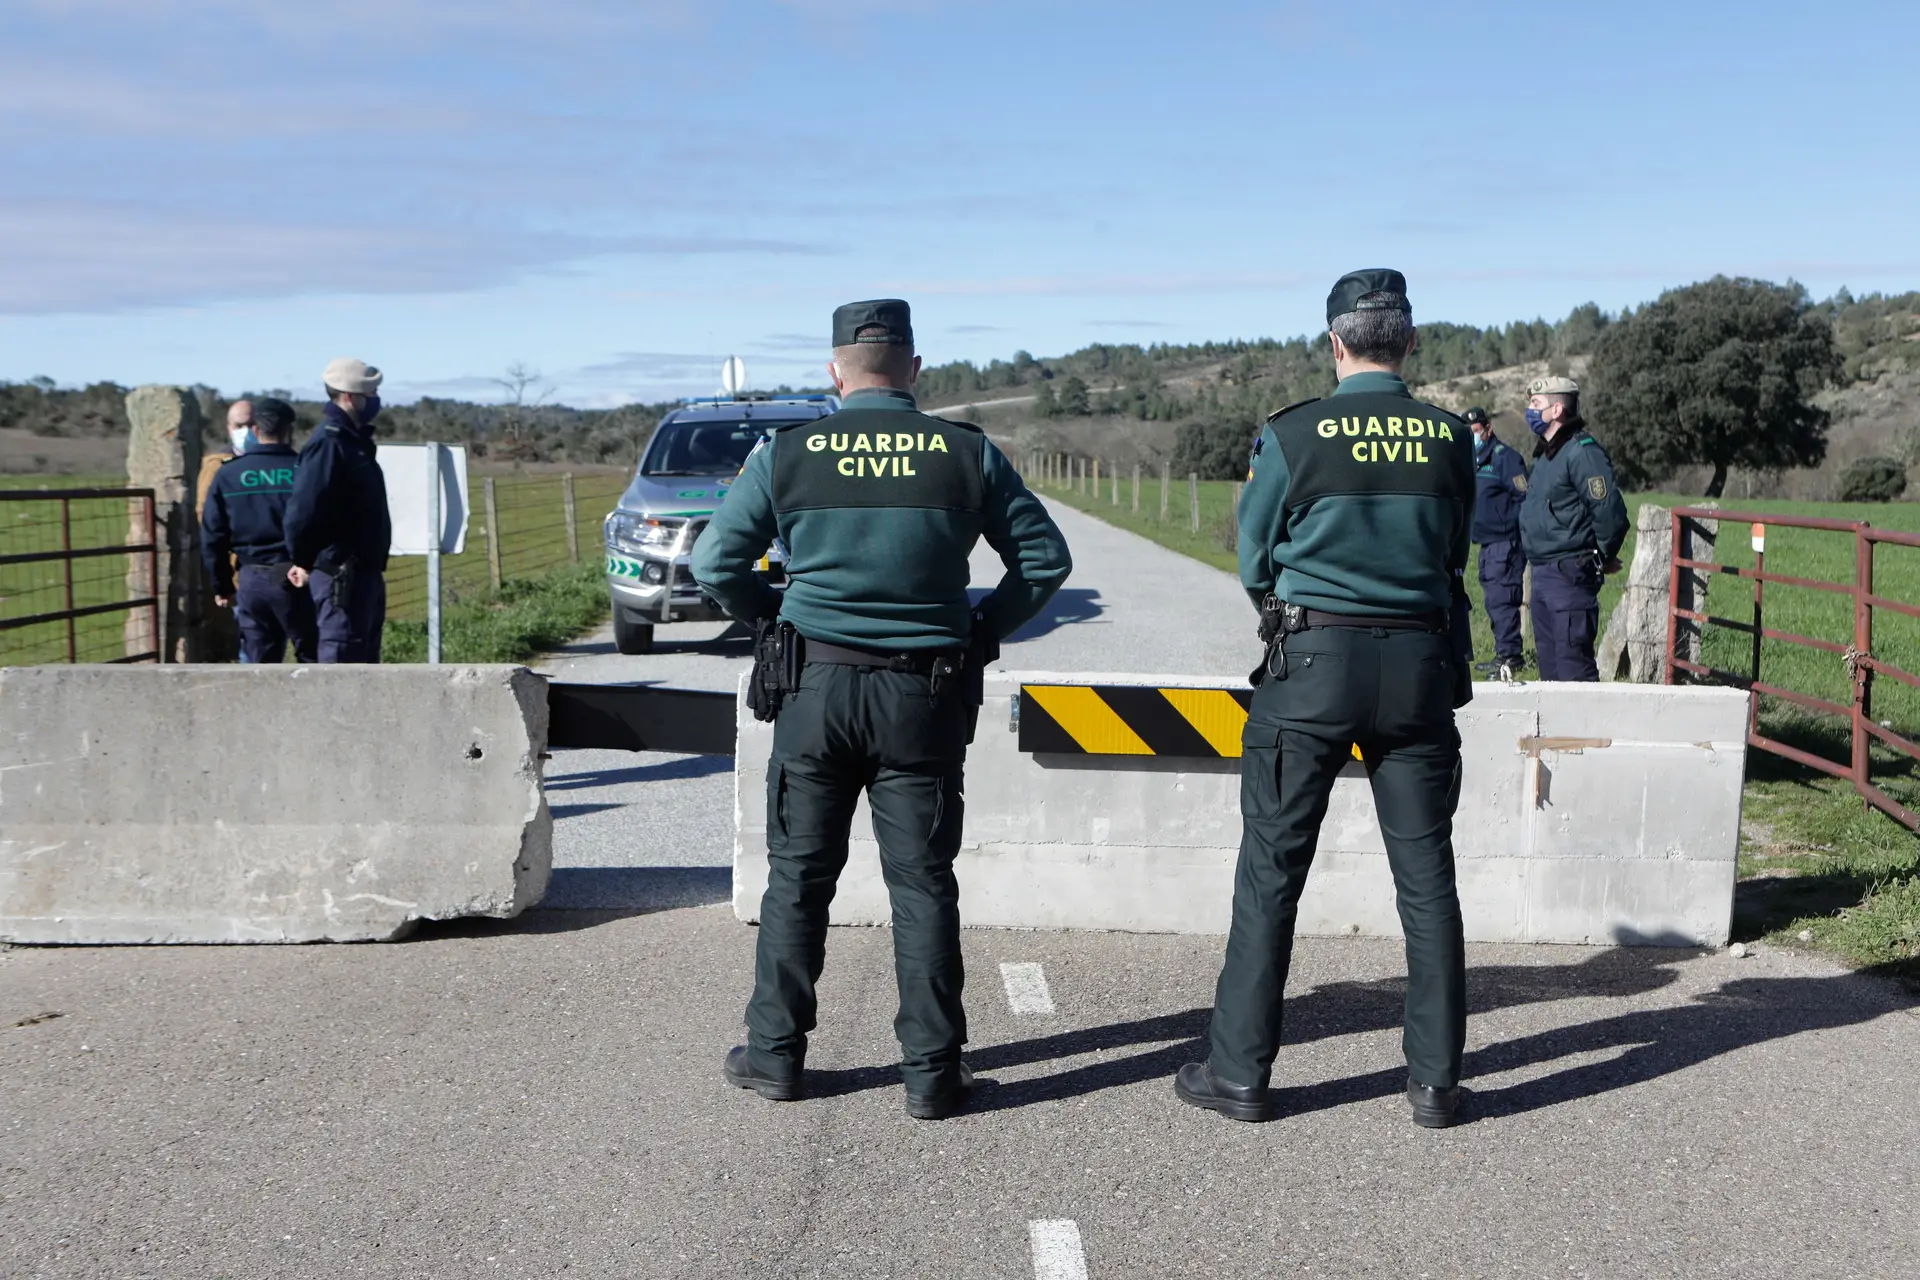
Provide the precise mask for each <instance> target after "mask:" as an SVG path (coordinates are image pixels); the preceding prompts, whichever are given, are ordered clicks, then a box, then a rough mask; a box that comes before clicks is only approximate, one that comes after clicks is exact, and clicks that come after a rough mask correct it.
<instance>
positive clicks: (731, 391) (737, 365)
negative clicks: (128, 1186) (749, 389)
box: [720, 356, 747, 396]
mask: <svg viewBox="0 0 1920 1280" xmlns="http://www.w3.org/2000/svg"><path fill="white" fill-rule="evenodd" d="M746 385H747V363H746V361H744V360H742V359H741V358H740V357H739V356H728V357H727V362H726V363H725V364H723V365H721V366H720V389H721V390H722V391H724V392H726V393H727V394H728V395H730V396H737V395H739V394H740V392H741V390H742V389H744V388H745V387H746Z"/></svg>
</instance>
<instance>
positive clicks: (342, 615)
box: [287, 357, 393, 662]
mask: <svg viewBox="0 0 1920 1280" xmlns="http://www.w3.org/2000/svg"><path fill="white" fill-rule="evenodd" d="M322 376H323V377H324V379H325V382H326V388H327V403H326V406H325V408H324V409H323V410H322V414H323V416H322V418H321V422H320V429H319V430H318V431H316V432H314V433H313V435H312V436H311V437H310V438H309V439H308V440H307V447H306V448H305V449H303V450H301V452H300V468H299V471H298V473H297V474H296V475H295V477H294V485H293V497H292V499H291V501H289V502H288V504H287V550H288V552H289V553H290V554H291V555H292V557H293V565H294V568H293V572H292V574H291V577H292V579H293V581H294V582H295V584H296V585H304V586H307V587H308V588H309V589H310V590H311V591H312V592H313V603H314V608H315V610H316V611H317V612H318V615H319V619H320V661H322V662H378V661H380V632H381V628H382V627H383V626H384V625H385V623H386V620H387V580H386V576H385V575H386V569H387V552H388V550H389V549H390V548H391V546H392V543H393V519H392V517H391V516H390V515H389V514H388V512H387V481H386V477H385V475H383V474H382V473H381V471H380V464H379V463H378V462H376V461H375V460H374V452H375V446H374V443H373V420H374V419H375V418H376V417H378V416H379V413H380V381H381V378H382V377H383V376H384V375H382V374H381V372H380V370H378V369H376V368H374V367H373V366H371V365H369V364H367V363H366V362H365V361H364V360H353V359H348V358H344V357H343V358H342V359H339V360H335V361H333V362H332V363H331V364H329V365H328V366H327V370H326V373H325V374H324V375H322Z"/></svg>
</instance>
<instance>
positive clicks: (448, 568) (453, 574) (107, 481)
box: [0, 473, 626, 665]
mask: <svg viewBox="0 0 1920 1280" xmlns="http://www.w3.org/2000/svg"><path fill="white" fill-rule="evenodd" d="M486 481H487V477H486V476H484V475H481V474H478V473H476V474H474V475H473V477H472V484H471V500H472V504H473V511H472V513H471V515H470V518H469V524H468V533H467V542H466V550H465V551H463V552H462V553H461V554H459V555H455V556H447V557H445V558H444V559H443V561H442V564H441V576H442V583H443V589H444V593H445V594H444V601H445V603H446V606H447V609H448V613H447V617H446V620H445V627H446V634H445V637H444V640H445V644H446V646H447V649H446V652H447V653H448V655H449V660H450V661H452V660H459V661H473V662H478V661H519V660H521V659H522V658H523V657H525V656H526V654H524V653H521V652H520V651H519V650H518V649H517V648H516V647H515V645H514V644H513V643H512V642H511V636H510V632H511V630H512V627H513V626H514V625H516V624H514V623H512V622H510V621H508V620H506V619H503V618H502V617H500V616H498V615H499V614H500V606H501V605H503V604H507V603H509V602H510V603H511V608H510V609H509V610H508V612H509V613H511V614H512V616H513V617H523V616H531V614H530V613H529V611H530V610H531V611H533V612H536V613H537V612H541V611H547V612H551V611H552V610H553V609H554V608H556V607H557V606H556V605H555V604H554V602H553V601H552V600H548V601H547V602H546V603H545V604H541V605H538V606H537V607H536V604H535V602H534V601H533V600H532V599H531V598H530V597H529V596H528V595H527V588H526V585H525V584H526V583H528V582H534V581H540V582H545V581H546V580H547V577H548V575H549V574H553V575H555V577H556V578H558V579H560V580H568V578H569V575H570V574H571V573H573V572H574V570H573V568H572V556H571V551H570V549H569V540H568V536H567V532H568V531H567V519H566V507H565V503H564V500H563V496H562V495H563V492H564V490H563V487H562V483H561V479H560V477H559V476H558V475H544V474H543V475H500V476H495V477H494V478H493V483H494V510H495V512H496V515H497V521H498V536H499V543H500V569H501V574H502V591H501V593H500V594H499V595H498V596H496V595H495V594H494V593H493V591H492V589H491V586H490V583H489V579H490V571H489V566H488V557H487V545H488V539H487V531H486V524H487V509H486V505H485V487H486ZM125 484H126V477H125V476H123V475H98V476H79V475H74V476H43V475H25V476H21V475H0V490H18V489H32V490H38V489H51V490H56V491H57V490H62V489H66V490H72V489H82V488H120V487H123V486H124V485H125ZM625 486H626V476H625V475H624V474H611V473H589V474H581V475H579V476H576V477H575V480H574V495H575V512H574V539H573V542H574V545H577V546H578V548H579V553H580V559H581V562H582V565H581V567H580V570H579V571H580V572H581V573H584V574H586V575H587V576H589V577H593V576H596V575H598V573H599V572H600V570H601V568H602V567H603V565H604V563H605V561H604V552H603V550H602V545H601V539H600V522H601V520H602V519H603V518H604V517H605V516H606V514H607V512H609V511H611V510H612V509H613V507H614V505H615V503H616V502H618V500H619V497H620V493H621V491H622V490H623V489H624V488H625ZM67 506H68V510H67V526H66V530H65V534H64V536H65V537H66V539H67V545H69V546H72V547H74V548H87V547H104V546H120V545H123V544H124V543H125V542H126V539H127V530H128V512H127V503H126V501H125V500H124V499H112V498H97V499H95V498H90V499H76V500H73V501H72V502H70V503H68V504H67ZM62 537H63V532H62V524H61V504H60V503H58V502H4V503H0V554H17V553H26V552H40V551H52V550H55V549H57V548H59V547H60V546H61V545H62ZM130 567H134V566H130V564H129V557H127V556H123V555H109V556H98V557H91V558H84V559H80V560H75V561H72V562H71V564H70V566H69V563H68V562H64V561H38V562H33V563H29V564H19V565H0V620H4V619H7V618H18V617H26V616H34V615H38V614H43V613H52V612H55V611H57V610H61V609H64V608H65V607H66V602H67V575H68V573H69V572H71V575H72V579H73V583H72V598H73V603H74V604H75V605H76V606H79V607H82V608H84V607H86V606H89V605H104V604H108V603H111V602H113V601H117V600H124V599H126V598H127V597H128V595H129V590H128V586H127V582H128V571H129V568H130ZM548 594H549V595H550V594H551V592H548ZM604 594H605V591H604V588H602V590H601V595H602V596H604ZM602 612H604V600H603V601H602ZM387 613H388V617H389V618H390V619H391V620H392V621H391V622H390V624H389V628H388V631H387V637H388V638H387V641H386V644H387V646H388V649H389V650H390V651H391V652H393V653H396V654H405V655H408V656H406V657H404V658H396V659H395V660H396V661H419V660H421V659H423V658H424V656H425V653H426V616H427V568H426V559H425V557H423V556H395V557H394V558H393V559H392V560H391V561H390V562H389V563H388V566H387ZM455 616H459V617H461V618H463V619H466V618H470V617H471V618H480V617H486V618H488V619H489V620H490V621H489V622H488V625H487V626H486V627H478V626H477V624H472V626H471V627H470V629H471V630H472V638H473V643H474V645H475V646H476V647H475V649H474V650H473V652H475V653H480V652H486V653H513V654H514V655H515V656H513V657H512V658H480V657H462V658H459V659H454V658H453V657H452V656H451V655H452V653H453V649H452V646H453V644H454V632H453V626H454V622H453V619H454V617H455ZM597 620H598V615H595V616H594V617H592V618H589V620H588V621H587V622H586V623H585V624H583V627H582V628H581V629H585V627H586V626H591V625H593V624H594V622H595V621H597ZM125 625H126V614H125V613H120V612H112V613H100V614H92V615H89V616H87V617H83V618H78V619H75V620H74V621H73V623H72V630H73V645H72V652H73V654H74V656H75V657H76V658H77V659H78V660H79V661H81V662H103V661H108V660H111V659H113V658H117V657H120V656H121V655H123V654H124V653H125V652H126V645H125V641H124V629H125ZM461 625H462V626H469V625H470V624H469V623H466V622H463V623H462V624H461ZM541 634H545V633H544V632H542V633H541ZM574 634H577V632H576V633H574ZM409 637H411V638H409ZM570 638H572V637H571V635H569V636H566V637H563V638H562V640H564V639H570ZM559 642H560V641H554V642H553V643H559ZM462 643H463V644H464V643H466V642H465V641H464V640H463V641H462ZM68 652H69V648H68V624H67V623H66V622H64V621H63V622H49V623H40V624H36V625H34V626H30V627H14V628H5V629H0V664H7V665H15V664H20V665H25V664H31V663H39V662H65V661H66V660H67V656H68Z"/></svg>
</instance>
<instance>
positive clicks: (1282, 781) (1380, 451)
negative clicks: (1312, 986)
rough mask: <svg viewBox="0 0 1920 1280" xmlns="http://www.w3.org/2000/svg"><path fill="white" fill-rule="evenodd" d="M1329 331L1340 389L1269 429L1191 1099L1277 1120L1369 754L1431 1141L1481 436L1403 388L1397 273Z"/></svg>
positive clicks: (1460, 1037)
mask: <svg viewBox="0 0 1920 1280" xmlns="http://www.w3.org/2000/svg"><path fill="white" fill-rule="evenodd" d="M1327 324H1328V327H1329V329H1330V330H1331V331H1332V338H1333V360H1334V370H1335V372H1336V373H1337V374H1338V375H1339V379H1340V384H1339V387H1338V388H1337V389H1336V390H1335V391H1334V393H1333V394H1332V395H1331V396H1329V397H1328V398H1327V399H1325V400H1309V401H1304V402H1302V403H1300V404H1294V405H1289V406H1287V407H1286V408H1285V409H1282V410H1280V411H1278V412H1277V413H1275V414H1274V415H1273V416H1272V417H1270V418H1268V419H1267V423H1266V427H1265V429H1264V430H1263V431H1261V433H1260V436H1259V438H1258V440H1257V441H1256V442H1255V444H1254V451H1253V465H1252V475H1251V478H1250V479H1249V480H1248V481H1247V487H1246V491H1245V493H1244V495H1243V496H1242V498H1241V502H1240V581H1241V584H1242V585H1243V586H1245V587H1246V589H1247V594H1248V595H1249V596H1251V597H1252V598H1253V599H1254V601H1255V602H1256V604H1259V605H1260V606H1261V608H1262V634H1263V636H1269V637H1270V639H1269V647H1268V650H1267V654H1266V657H1265V660H1264V661H1263V663H1262V665H1261V667H1260V669H1259V671H1257V672H1256V673H1255V679H1256V682H1257V685H1258V687H1257V688H1256V689H1255V691H1254V695H1253V704H1252V707H1251V708H1250V710H1249V712H1248V715H1247V723H1246V729H1245V731H1244V734H1243V737H1242V743H1243V747H1242V756H1241V773H1240V778H1241V782H1240V809H1241V816H1242V819H1243V824H1244V825H1243V834H1242V837H1241V842H1240V861H1239V866H1238V869H1237V870H1236V872H1235V876H1234V887H1233V924H1232V928H1231V930H1230V932H1229V934H1228V936H1227V953H1226V961H1225V963H1224V964H1223V965H1222V967H1221V971H1220V981H1219V985H1218V988H1217V989H1216V992H1215V996H1214V1010H1213V1026H1212V1032H1211V1053H1210V1056H1209V1057H1208V1059H1207V1061H1205V1062H1200V1063H1190V1064H1188V1065H1187V1066H1184V1067H1182V1068H1181V1069H1180V1072H1179V1074H1178V1075H1177V1076H1176V1077H1175V1080H1174V1089H1175V1092H1176V1093H1178V1094H1179V1096H1180V1097H1181V1098H1182V1099H1183V1100H1184V1101H1186V1102H1188V1103H1191V1104H1192V1105H1194V1106H1196V1107H1207V1108H1211V1109H1212V1110H1215V1111H1218V1112H1221V1113H1222V1114H1224V1115H1227V1116H1230V1117H1232V1118H1233V1119H1236V1120H1266V1119H1270V1118H1271V1117H1272V1115H1273V1104H1272V1100H1271V1099H1270V1098H1269V1096H1268V1093H1267V1083H1268V1079H1269V1076H1270V1073H1271V1071H1272V1067H1273V1059H1274V1054H1275V1052H1276V1049H1277V1047H1278V1045H1279V1043H1280V1020H1281V993H1282V992H1283V991H1284V990H1285V988H1286V983H1287V966H1288V962H1289V958H1290V956H1291V953H1292V950H1293V926H1294V915H1295V909H1296V907H1297V905H1298V903H1299V900H1300V891H1301V889H1302V888H1303V887H1304V886H1305V883H1306V877H1307V869H1308V867H1309V866H1310V865H1311V864H1312V862H1313V852H1314V845H1315V843H1316V841H1317V840H1318V838H1319V835H1320V823H1321V819H1322V818H1323V817H1325V815H1326V811H1327V798H1328V795H1329V793H1330V792H1331V790H1332V788H1333V782H1334V779H1335V778H1336V777H1337V776H1338V775H1339V773H1340V771H1341V770H1342V769H1343V768H1345V767H1346V766H1347V765H1348V764H1349V763H1350V762H1351V760H1352V754H1351V753H1352V751H1353V748H1354V747H1355V746H1356V745H1357V746H1358V748H1359V750H1360V754H1361V756H1362V758H1363V766H1364V768H1365V770H1366V773H1367V777H1368V779H1369V781H1370V782H1371V784H1372V788H1373V800H1374V807H1375V808H1376V809H1377V810H1378V812H1379V818H1380V832H1381V835H1382V836H1383V837H1384V838H1385V841H1386V846H1387V862H1388V865H1389V866H1390V867H1391V868H1392V871H1393V882H1394V890H1395V894H1396V896H1397V898H1398V902H1399V907H1400V924H1401V927H1402V929H1403V930H1404V931H1405V934H1406V950H1407V977H1408V981H1407V1002H1406V1034H1405V1039H1404V1045H1405V1049H1406V1056H1407V1068H1408V1081H1407V1098H1408V1100H1409V1101H1410V1102H1411V1103H1412V1106H1413V1118H1414V1120H1415V1121H1416V1122H1417V1123H1419V1124H1421V1125H1425V1126H1428V1127H1440V1126H1443V1125H1447V1124H1450V1123H1452V1120H1453V1116H1454V1109H1455V1106H1456V1103H1457V1101H1458V1098H1459V1089H1458V1084H1459V1079H1460V1056H1461V1050H1462V1047H1463V1045H1464V1042H1465V1037H1466V962H1465V951H1464V947H1463V944H1462V938H1461V924H1460V900H1459V896H1458V894H1457V893H1456V892H1455V889H1454V871H1453V812H1454V806H1455V804H1456V803H1457V802H1458V800H1459V798H1460V736H1459V734H1458V733H1457V732H1456V731H1455V729H1454V722H1453V711H1454V707H1455V706H1457V705H1459V704H1460V703H1463V702H1465V701H1466V699H1467V698H1469V697H1471V696H1472V685H1471V683H1470V681H1471V672H1470V670H1469V669H1468V659H1467V657H1466V656H1465V654H1463V653H1462V652H1461V651H1460V649H1459V648H1458V647H1457V645H1456V643H1455V641H1456V639H1457V637H1455V636H1452V635H1450V634H1449V630H1450V628H1451V627H1452V626H1453V622H1452V619H1453V618H1455V617H1459V618H1464V616H1465V615H1464V609H1463V606H1464V603H1465V600H1464V597H1465V589H1464V587H1463V586H1462V585H1461V582H1462V574H1463V573H1464V570H1465V567H1466V561H1467V550H1468V533H1469V530H1470V526H1471V523H1472V520H1473V501H1474V481H1473V436H1472V433H1471V432H1469V431H1468V429H1467V426H1466V424H1465V423H1463V422H1461V421H1460V419H1458V418H1456V417H1454V416H1453V415H1452V414H1450V413H1448V412H1447V411H1446V410H1444V409H1440V408H1436V407H1435V406H1433V405H1430V404H1425V403H1422V402H1420V401H1418V400H1415V399H1414V398H1413V397H1412V395H1411V394H1410V393H1409V392H1408V390H1407V384H1406V383H1405V382H1404V381H1402V380H1401V377H1400V369H1401V368H1402V366H1403V365H1404V363H1405V361H1406V358H1407V356H1408V355H1409V354H1410V353H1411V352H1412V350H1413V346H1414V329H1413V311H1412V308H1411V306H1410V305H1409V303H1408V301H1407V282H1406V279H1405V277H1403V276H1402V275H1401V274H1400V273H1399V272H1398V271H1386V270H1371V271H1356V272H1353V273H1352V274H1350V275H1346V276H1342V277H1341V278H1340V280H1339V281H1338V282H1337V283H1336V284H1335V285H1334V286H1333V292H1332V293H1331V294H1330V295H1329V296H1328V298H1327ZM1462 625H1464V623H1463V624H1462Z"/></svg>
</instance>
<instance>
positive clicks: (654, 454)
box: [604, 395, 840, 653]
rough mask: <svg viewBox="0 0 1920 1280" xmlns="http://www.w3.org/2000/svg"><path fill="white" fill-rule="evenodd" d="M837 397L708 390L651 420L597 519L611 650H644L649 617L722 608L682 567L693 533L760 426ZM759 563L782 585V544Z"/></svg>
mask: <svg viewBox="0 0 1920 1280" xmlns="http://www.w3.org/2000/svg"><path fill="white" fill-rule="evenodd" d="M839 407H840V398H839V397H838V396H831V395H800V396H769V395H741V396H737V397H727V396H709V397H701V398H698V399H692V400H688V401H687V402H686V404H685V405H683V406H682V407H681V408H678V409H675V410H674V411H673V412H672V413H669V414H668V415H667V416H666V417H664V418H662V419H661V420H660V425H659V427H658V428H656V429H655V430H654V433H653V440H652V441H651V443H649V444H648V445H647V452H646V454H645V456H643V457H642V458H641V459H640V466H639V469H638V470H637V471H636V472H635V473H634V477H633V483H632V484H630V485H628V486H627V491H626V492H625V493H624V494H622V495H621V496H620V505H619V506H617V507H615V508H614V510H613V514H611V515H609V516H608V517H607V519H606V524H605V526H604V531H605V534H606V542H607V591H608V593H609V594H610V595H611V596H612V597H613V642H614V645H615V647H616V648H618V649H619V650H620V652H621V653H647V652H649V651H650V650H651V649H652V648H653V628H654V626H655V625H656V624H658V623H662V622H718V621H721V620H722V619H724V618H725V617H726V615H725V614H724V613H722V612H720V610H719V609H718V608H717V607H715V605H714V604H713V602H712V601H710V600H708V599H707V598H706V597H705V596H704V595H702V594H701V593H700V589H699V588H698V587H697V586H696V585H695V584H694V581H693V574H692V573H691V572H690V571H689V570H688V568H687V562H688V559H689V557H690V556H691V555H692V553H693V544H694V542H695V541H696V540H697V539H698V538H699V537H700V534H701V531H702V530H704V529H705V528H706V527H707V521H708V520H709V519H710V518H711V517H712V516H713V513H714V510H715V508H717V507H718V506H719V505H720V501H721V499H723V498H725V497H726V496H727V489H728V487H729V486H731V485H732V483H733V481H734V478H735V477H736V476H738V475H739V474H740V468H741V467H743V466H744V465H746V461H747V455H748V454H749V453H752V452H753V447H754V445H756V444H758V443H759V442H760V440H761V438H762V437H764V436H765V435H766V434H767V432H768V431H770V430H772V429H773V428H775V427H781V426H785V425H787V424H788V423H790V422H812V421H815V420H816V419H819V418H824V417H825V416H826V415H828V414H830V413H832V412H833V411H834V410H836V409H838V408H839ZM760 571H761V572H762V573H764V574H765V575H766V576H767V580H768V581H769V583H771V584H772V585H773V586H774V587H775V588H776V589H777V588H780V587H783V586H784V585H785V584H786V551H785V549H784V548H782V547H781V546H780V545H779V544H778V543H775V544H774V545H773V546H772V547H769V548H768V549H767V554H766V556H765V557H763V558H762V559H761V561H760Z"/></svg>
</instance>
